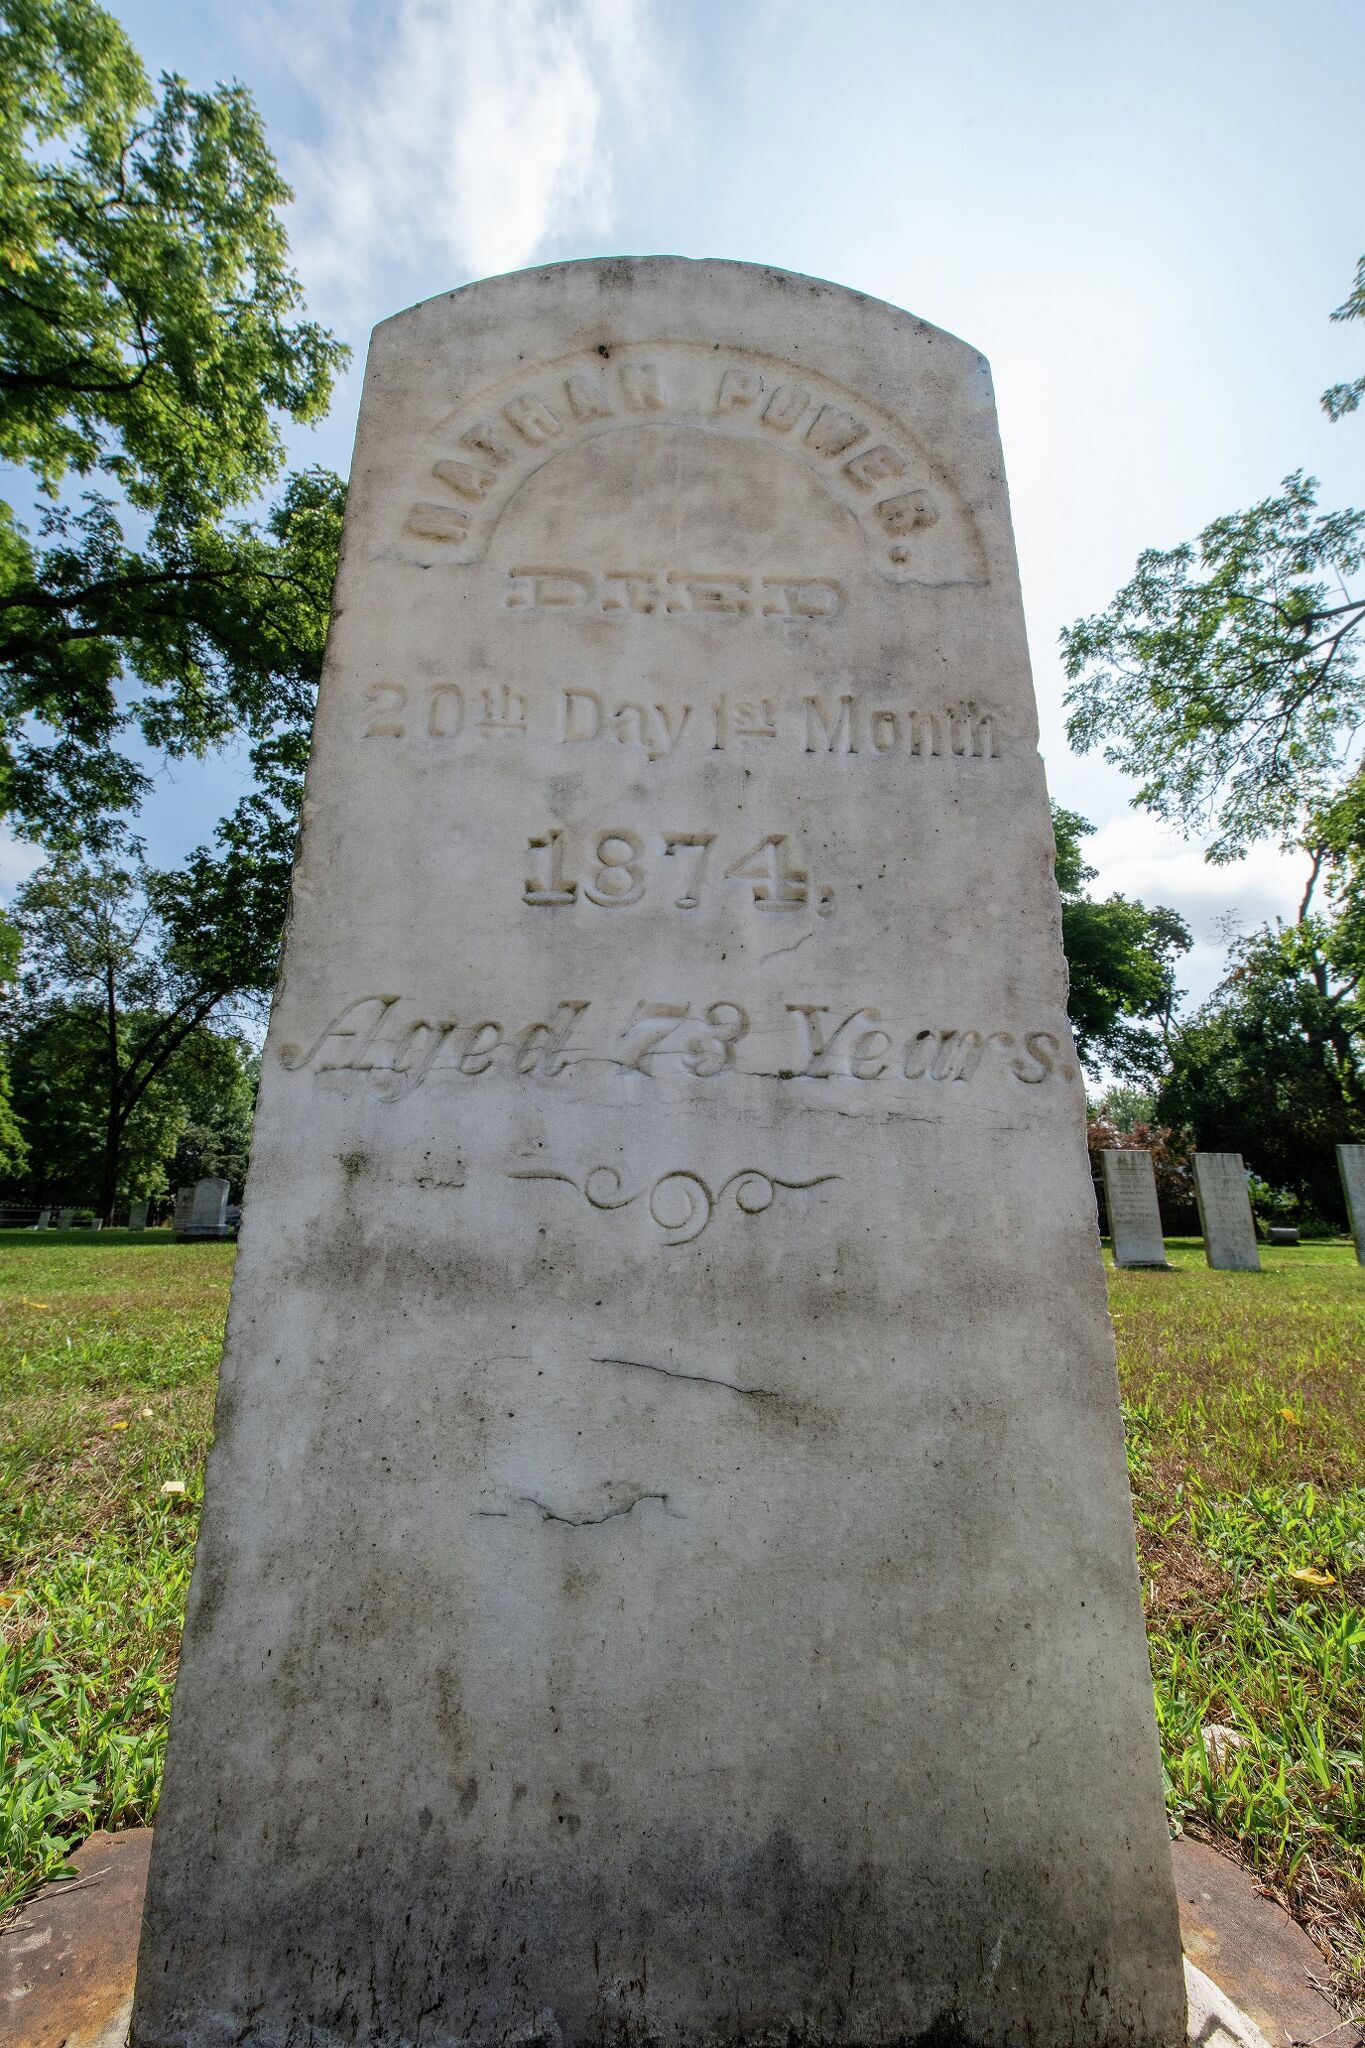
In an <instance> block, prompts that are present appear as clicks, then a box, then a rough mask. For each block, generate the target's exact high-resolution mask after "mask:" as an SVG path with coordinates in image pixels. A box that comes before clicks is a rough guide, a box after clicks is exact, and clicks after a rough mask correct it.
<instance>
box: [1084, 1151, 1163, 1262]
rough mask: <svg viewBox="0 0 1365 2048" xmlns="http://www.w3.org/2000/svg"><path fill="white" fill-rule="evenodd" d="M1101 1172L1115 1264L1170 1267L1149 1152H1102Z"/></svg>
mask: <svg viewBox="0 0 1365 2048" xmlns="http://www.w3.org/2000/svg"><path fill="white" fill-rule="evenodd" d="M1100 1158H1101V1160H1102V1162H1103V1171H1104V1205H1105V1208H1106V1209H1107V1210H1108V1211H1109V1235H1110V1237H1111V1238H1112V1240H1113V1246H1114V1264H1115V1265H1116V1266H1163V1267H1167V1268H1169V1266H1170V1261H1169V1260H1168V1258H1167V1257H1166V1246H1165V1242H1164V1240H1163V1238H1162V1235H1161V1211H1160V1209H1159V1208H1158V1207H1157V1199H1156V1171H1155V1169H1154V1167H1153V1165H1152V1155H1151V1153H1150V1152H1139V1151H1120V1150H1119V1149H1118V1148H1117V1147H1113V1148H1109V1149H1106V1150H1105V1151H1103V1152H1101V1154H1100Z"/></svg>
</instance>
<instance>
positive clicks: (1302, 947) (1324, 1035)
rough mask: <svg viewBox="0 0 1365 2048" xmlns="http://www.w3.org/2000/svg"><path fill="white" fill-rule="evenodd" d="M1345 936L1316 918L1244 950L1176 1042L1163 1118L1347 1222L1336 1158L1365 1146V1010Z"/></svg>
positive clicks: (1246, 943)
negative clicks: (1340, 956) (1357, 1144)
mask: <svg viewBox="0 0 1365 2048" xmlns="http://www.w3.org/2000/svg"><path fill="white" fill-rule="evenodd" d="M1340 943H1341V935H1340V933H1338V932H1337V930H1336V929H1335V928H1334V926H1333V923H1332V921H1331V920H1330V918H1326V917H1315V916H1313V915H1312V914H1311V913H1310V914H1308V915H1306V916H1305V917H1304V918H1302V919H1300V921H1299V922H1298V923H1297V924H1293V925H1281V926H1278V927H1267V928H1265V929H1264V930H1262V931H1259V932H1256V933H1254V934H1252V935H1251V936H1250V937H1249V938H1244V939H1241V940H1239V941H1238V943H1237V945H1236V947H1235V948H1234V952H1233V960H1232V965H1231V967H1230V970H1229V972H1228V975H1227V977H1226V979H1225V980H1224V981H1223V983H1222V984H1221V986H1220V987H1219V988H1218V989H1217V990H1216V991H1215V993H1214V995H1213V997H1212V998H1211V1000H1210V1001H1209V1002H1208V1003H1206V1004H1205V1005H1204V1006H1203V1007H1202V1008H1201V1009H1200V1010H1199V1011H1197V1012H1196V1013H1195V1015H1194V1016H1193V1017H1192V1018H1190V1019H1189V1020H1188V1021H1187V1022H1186V1023H1184V1024H1182V1026H1181V1027H1180V1028H1179V1030H1178V1031H1177V1032H1176V1033H1175V1034H1174V1037H1173V1039H1172V1044H1171V1071H1170V1074H1169V1076H1168V1077H1167V1079H1166V1080H1165V1082H1164V1084H1163V1086H1162V1088H1161V1091H1160V1095H1159V1097H1158V1110H1159V1114H1160V1115H1161V1117H1162V1118H1164V1119H1166V1120H1167V1121H1169V1122H1171V1123H1174V1124H1177V1125H1179V1126H1181V1127H1182V1128H1184V1129H1187V1130H1189V1131H1191V1132H1192V1133H1193V1134H1194V1136H1195V1138H1196V1140H1197V1142H1198V1144H1199V1145H1200V1146H1201V1147H1202V1148H1204V1149H1206V1150H1209V1151H1219V1152H1240V1153H1241V1154H1242V1157H1243V1158H1244V1160H1245V1161H1246V1163H1247V1165H1248V1166H1249V1167H1250V1168H1251V1169H1252V1171H1253V1172H1254V1173H1256V1174H1258V1175H1259V1176H1260V1177H1261V1179H1262V1180H1265V1181H1268V1182H1269V1183H1270V1185H1271V1186H1272V1187H1274V1188H1284V1189H1289V1190H1292V1191H1293V1192H1294V1194H1295V1195H1297V1196H1298V1198H1299V1200H1300V1201H1301V1202H1302V1203H1303V1204H1304V1206H1305V1208H1306V1209H1307V1210H1308V1211H1309V1212H1311V1213H1312V1214H1315V1215H1317V1216H1321V1217H1324V1218H1327V1219H1329V1220H1339V1219H1340V1218H1341V1216H1342V1213H1343V1211H1342V1198H1341V1187H1340V1182H1339V1180H1338V1176H1337V1170H1336V1159H1335V1153H1334V1147H1335V1146H1336V1145H1337V1144H1338V1143H1340V1142H1342V1141H1344V1140H1359V1139H1360V1138H1361V1137H1362V1136H1365V1070H1363V1069H1362V1063H1361V1055H1362V1050H1365V1038H1363V1037H1362V1030H1363V1029H1365V1011H1362V1006H1361V1002H1360V997H1359V977H1358V973H1356V972H1353V971H1349V970H1348V971H1346V972H1344V973H1343V972H1342V971H1341V970H1340V966H1339V964H1337V962H1336V961H1335V959H1334V956H1335V955H1336V954H1337V952H1338V948H1339V946H1340Z"/></svg>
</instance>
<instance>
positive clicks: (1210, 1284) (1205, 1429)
mask: <svg viewBox="0 0 1365 2048" xmlns="http://www.w3.org/2000/svg"><path fill="white" fill-rule="evenodd" d="M1168 1250H1169V1251H1170V1256H1171V1258H1172V1261H1173V1264H1174V1265H1175V1268H1176V1270H1175V1271H1174V1272H1172V1273H1141V1272H1133V1273H1118V1272H1113V1271H1111V1272H1110V1276H1109V1305H1110V1309H1111V1311H1112V1313H1113V1317H1114V1327H1115V1331H1116V1334H1117V1337H1118V1347H1119V1370H1120V1377H1121V1380H1122V1384H1123V1394H1124V1411H1125V1417H1126V1421H1127V1430H1128V1462H1129V1471H1130V1474H1131V1477H1132V1482H1133V1501H1134V1508H1135V1511H1136V1516H1137V1528H1138V1549H1139V1554H1140V1556H1141V1560H1142V1567H1143V1574H1142V1576H1143V1598H1144V1605H1145V1608H1146V1614H1147V1635H1148V1643H1149V1647H1150V1650H1151V1656H1152V1670H1153V1675H1154V1677H1155V1680H1156V1701H1157V1715H1158V1720H1159V1723H1160V1728H1161V1745H1162V1754H1163V1760H1164V1764H1165V1770H1166V1783H1167V1800H1168V1805H1169V1808H1170V1812H1171V1815H1172V1818H1173V1819H1176V1820H1179V1821H1181V1822H1183V1823H1186V1824H1188V1825H1190V1826H1191V1827H1192V1829H1193V1830H1194V1831H1196V1832H1198V1833H1200V1834H1203V1835H1206V1836H1209V1837H1210V1838H1212V1839H1213V1840H1215V1841H1218V1842H1220V1843H1221V1844H1222V1845H1223V1846H1226V1847H1235V1848H1236V1850H1237V1851H1238V1853H1239V1854H1240V1855H1241V1856H1242V1857H1243V1859H1244V1860H1245V1861H1246V1862H1247V1863H1249V1864H1251V1865H1252V1866H1253V1867H1254V1868H1255V1869H1256V1871H1257V1872H1258V1873H1259V1875H1260V1876H1261V1877H1262V1878H1263V1879H1264V1881H1265V1883H1266V1886H1267V1888H1268V1889H1271V1890H1273V1891H1275V1892H1277V1893H1278V1894H1279V1895H1280V1897H1282V1898H1283V1899H1284V1900H1285V1902H1286V1903H1287V1904H1289V1905H1290V1906H1291V1907H1292V1908H1293V1910H1294V1911H1295V1913H1296V1914H1297V1915H1298V1917H1299V1918H1300V1919H1301V1920H1302V1921H1303V1922H1304V1923H1305V1925H1307V1926H1308V1927H1309V1929H1310V1931H1311V1932H1312V1933H1313V1934H1315V1935H1316V1937H1317V1938H1318V1940H1319V1941H1320V1942H1321V1943H1322V1944H1323V1945H1324V1946H1326V1947H1328V1948H1329V1950H1330V1951H1331V1954H1332V1956H1333V1959H1334V1961H1335V1963H1336V1975H1337V1981H1338V1985H1339V1987H1340V1988H1341V1989H1342V1990H1343V1991H1345V1992H1346V1993H1347V1995H1348V1997H1349V1999H1350V2000H1351V2002H1352V2003H1354V2004H1355V2005H1356V2006H1357V2007H1359V2006H1361V2005H1362V2004H1365V1957H1363V1956H1362V1944H1363V1943H1365V1758H1363V1757H1362V1749H1361V1729H1362V1719H1363V1718H1365V1272H1362V1271H1361V1269H1360V1268H1359V1267H1358V1266H1357V1264H1356V1260H1355V1252H1354V1249H1353V1248H1352V1247H1351V1246H1350V1245H1349V1244H1337V1243H1329V1244H1304V1245H1296V1246H1293V1247H1289V1248H1285V1249H1276V1250H1273V1251H1271V1250H1268V1249H1263V1250H1262V1254H1261V1256H1262V1260H1263V1263H1264V1267H1265V1270H1264V1271H1263V1272H1261V1273H1211V1272H1209V1270H1208V1268H1207V1266H1206V1265H1205V1263H1204V1256H1203V1250H1202V1247H1201V1246H1200V1245H1199V1243H1198V1241H1197V1240H1181V1239H1172V1240H1168ZM1303 1572H1312V1573H1317V1574H1319V1575H1320V1576H1321V1577H1323V1578H1327V1579H1331V1580H1332V1581H1333V1582H1334V1583H1332V1584H1330V1585H1313V1584H1312V1583H1310V1582H1308V1581H1306V1580H1304V1579H1303V1578H1299V1577H1296V1576H1295V1574H1296V1573H1303ZM1210 1727H1213V1728H1224V1729H1230V1730H1232V1731H1233V1734H1234V1736H1235V1737H1236V1738H1240V1740H1235V1741H1233V1742H1230V1743H1225V1742H1223V1741H1221V1740H1220V1738H1218V1737H1215V1738H1214V1740H1213V1742H1212V1744H1210V1742H1209V1741H1208V1740H1207V1739H1206V1736H1205V1733H1204V1731H1205V1730H1206V1729H1207V1728H1210Z"/></svg>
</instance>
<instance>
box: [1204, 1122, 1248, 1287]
mask: <svg viewBox="0 0 1365 2048" xmlns="http://www.w3.org/2000/svg"><path fill="white" fill-rule="evenodd" d="M1194 1196H1195V1200H1196V1201H1197V1202H1198V1204H1199V1228H1200V1230H1201V1231H1202V1232H1203V1236H1204V1252H1205V1256H1206V1257H1207V1259H1208V1262H1209V1264H1210V1265H1211V1266H1216V1267H1218V1268H1219V1270H1220V1271H1225V1272H1230V1273H1259V1272H1260V1270H1261V1252H1260V1247H1259V1246H1258V1244H1257V1242H1256V1224H1255V1221H1254V1219H1253V1217H1252V1214H1251V1197H1250V1195H1249V1194H1248V1193H1247V1177H1246V1168H1245V1167H1244V1166H1243V1164H1242V1155H1241V1153H1240V1152H1196V1153H1195V1155H1194Z"/></svg>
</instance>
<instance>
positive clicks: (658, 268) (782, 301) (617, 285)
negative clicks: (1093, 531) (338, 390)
mask: <svg viewBox="0 0 1365 2048" xmlns="http://www.w3.org/2000/svg"><path fill="white" fill-rule="evenodd" d="M457 309H458V310H457ZM371 375H372V376H373V377H375V378H376V379H378V380H379V381H381V382H382V383H387V384H388V385H389V386H390V387H391V389H392V391H393V395H394V397H395V399H396V400H400V401H401V403H398V404H396V405H395V408H394V412H395V416H396V417H402V418H404V419H405V420H408V421H412V420H414V419H415V420H418V421H420V427H419V429H418V431H417V432H416V433H415V434H413V433H411V431H410V432H409V435H408V437H407V439H406V444H405V445H404V446H402V447H401V448H393V447H390V448H388V449H387V450H386V452H385V458H384V459H385V466H386V468H387V467H388V466H389V464H390V463H392V464H395V465H398V466H397V467H395V468H393V469H392V470H391V471H390V474H389V475H388V476H387V477H386V478H385V482H386V483H387V484H388V485H389V486H390V488H391V489H392V490H393V492H394V493H395V494H396V495H397V496H398V497H399V498H400V500H405V501H406V510H405V515H404V516H403V518H402V519H401V521H400V522H399V529H400V530H398V531H394V532H389V533H384V534H379V533H376V534H375V535H374V536H373V547H374V552H375V553H377V554H379V555H380V556H382V557H384V558H386V559H389V560H398V561H401V562H407V563H409V564H411V565H413V566H415V567H418V568H421V569H431V568H436V567H447V568H452V569H458V568H461V567H464V566H466V565H470V564H473V563H477V562H480V561H482V560H484V559H485V557H486V556H487V554H488V551H489V549H490V547H491V546H492V544H493V541H494V537H495V535H496V534H497V532H498V529H499V527H500V525H501V523H502V521H503V519H504V516H505V515H506V514H507V513H508V511H509V509H510V508H511V507H512V506H513V505H514V504H515V503H516V501H517V499H518V498H519V496H520V494H521V493H522V491H523V490H524V489H525V487H526V486H527V484H528V483H529V482H530V481H531V479H532V478H535V477H537V476H538V475H539V474H540V473H541V472H542V471H545V470H546V469H548V468H550V467H551V466H552V465H554V464H556V463H557V462H559V461H561V460H562V459H563V458H564V457H566V456H568V455H571V454H572V453H573V452H575V451H577V450H581V449H583V448H584V447H585V445H586V444H588V443H591V442H598V441H603V440H605V439H607V438H608V437H620V436H623V435H630V436H632V437H634V436H638V435H639V434H640V433H641V432H642V431H644V432H645V433H653V434H657V433H658V432H659V431H660V430H671V431H672V432H673V433H675V434H676V433H677V432H678V431H679V430H682V431H683V432H686V433H687V434H688V435H689V436H700V437H706V438H708V439H711V440H714V441H723V442H727V443H735V442H738V443H741V444H748V445H749V446H751V447H752V446H761V447H763V448H765V449H767V450H770V451H773V452H774V453H775V454H776V455H777V456H778V458H779V459H780V460H783V461H785V462H788V463H791V464H793V465H794V466H795V467H797V468H798V469H800V470H801V471H803V472H804V473H805V475H806V476H807V477H808V478H810V479H812V480H813V481H814V483H815V484H816V486H817V487H818V488H819V490H820V491H821V492H822V493H823V494H824V495H825V496H826V497H827V498H828V500H829V501H830V502H831V503H832V504H833V506H834V507H835V508H836V510H837V511H839V512H841V513H842V514H843V515H844V516H845V517H846V518H847V520H848V521H849V522H850V530H854V531H856V532H858V533H859V534H860V535H861V538H862V541H863V543H864V546H865V549H866V553H867V558H868V560H869V563H870V565H871V567H872V568H873V570H874V571H875V573H876V574H877V575H878V576H879V577H880V578H881V579H883V580H884V581H886V582H888V583H892V584H906V585H913V586H918V587H920V588H929V589H951V588H954V587H966V588H972V587H979V586H982V585H984V584H986V583H988V582H990V581H991V580H992V578H993V575H994V573H995V571H996V570H997V569H998V568H999V567H1000V566H1001V565H1002V564H1004V563H1008V567H1009V573H1010V577H1011V580H1012V578H1013V573H1014V563H1013V549H1012V543H1011V541H1010V537H1009V534H1008V530H1007V523H1006V521H1005V520H1004V519H1003V518H1002V516H1001V514H1002V512H1003V509H1004V508H1003V493H1002V492H1001V490H1000V484H1001V476H1000V462H999V449H998V443H997V441H996V438H995V426H994V401H993V397H992V393H991V386H990V372H989V368H988V366H987V364H986V361H985V359H984V357H982V356H981V355H980V353H979V352H978V351H977V350H975V349H973V348H971V347H970V346H969V345H968V344H967V343H966V342H963V341H959V340H958V339H957V338H956V337H955V336H953V335H949V334H946V333H944V332H943V331H942V330H941V329H939V328H935V327H931V326H929V325H928V323H927V322H925V321H923V320H919V319H917V318H915V316H914V315H913V314H910V313H906V312H903V311H902V310H900V309H899V308H898V307H895V306H890V305H887V304H886V303H884V302H883V301H881V300H878V299H872V298H868V297H866V296H865V295H864V294H862V293H859V292H854V291H849V290H847V289H845V288H844V287H842V286H838V285H833V284H827V283H824V282H823V281H821V280H818V279H814V278H808V277H801V276H797V275H795V274H793V273H791V272H787V271H781V270H773V269H770V268H768V267H766V266H762V265H757V264H747V263H730V262H721V261H713V260H709V259H708V260H705V261H700V262H697V261H692V260H690V259H688V258H685V257H677V256H647V257H614V258H601V259H593V260H588V261H584V262H576V263H560V264H550V265H546V266H545V267H543V268H540V269H536V270H526V271H518V272H513V273H511V274H509V275H507V276H504V277H498V278H491V279H484V280H481V281H480V282H479V283H477V284H470V285H465V286H463V287H462V288H461V289H460V290H458V291H455V292H449V293H444V294H442V295H441V296H440V297H439V298H434V299H427V300H425V301H424V302H423V303H422V304H420V305H417V306H413V307H410V308H409V309H408V310H407V311H406V312H404V313H399V314H396V315H395V316H394V317H393V318H392V319H391V320H387V321H384V322H383V323H381V325H380V326H379V327H377V328H376V329H375V335H374V342H373V352H372V358H371ZM442 399H444V400H445V401H446V402H445V403H442ZM361 459H362V460H364V459H365V458H364V457H363V456H362V458H361Z"/></svg>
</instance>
